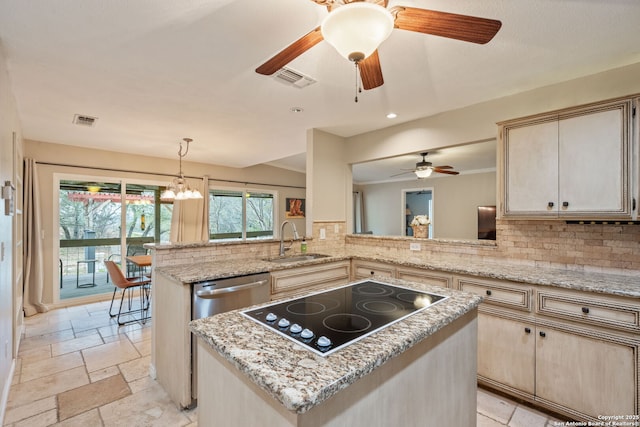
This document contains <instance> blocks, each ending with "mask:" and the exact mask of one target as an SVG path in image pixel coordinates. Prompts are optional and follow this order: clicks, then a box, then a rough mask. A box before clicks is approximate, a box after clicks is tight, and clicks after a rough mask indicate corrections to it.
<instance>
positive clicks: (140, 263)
mask: <svg viewBox="0 0 640 427" xmlns="http://www.w3.org/2000/svg"><path fill="white" fill-rule="evenodd" d="M125 259H126V260H127V262H130V263H132V264H133V265H135V266H136V269H137V271H138V277H142V275H143V274H144V270H145V268H147V267H151V261H152V260H151V255H130V256H128V257H126V258H125Z"/></svg>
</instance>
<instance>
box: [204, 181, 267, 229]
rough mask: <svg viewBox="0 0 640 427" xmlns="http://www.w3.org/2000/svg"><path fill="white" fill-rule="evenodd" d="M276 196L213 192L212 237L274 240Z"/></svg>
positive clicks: (245, 192) (222, 191)
mask: <svg viewBox="0 0 640 427" xmlns="http://www.w3.org/2000/svg"><path fill="white" fill-rule="evenodd" d="M275 198H276V197H275V193H272V192H266V191H264V190H263V191H260V192H252V191H249V190H245V191H238V190H210V191H209V238H210V239H211V240H222V239H242V240H246V239H272V238H273V218H274V217H275V207H276V203H274V200H275Z"/></svg>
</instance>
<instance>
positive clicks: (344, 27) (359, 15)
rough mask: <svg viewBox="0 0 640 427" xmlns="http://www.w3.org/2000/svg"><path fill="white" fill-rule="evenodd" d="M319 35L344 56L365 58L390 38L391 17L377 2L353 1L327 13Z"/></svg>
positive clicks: (347, 57)
mask: <svg viewBox="0 0 640 427" xmlns="http://www.w3.org/2000/svg"><path fill="white" fill-rule="evenodd" d="M320 28H321V32H322V37H323V38H324V39H325V40H326V41H328V42H329V44H331V46H333V47H334V48H335V49H336V50H337V51H338V53H339V54H340V55H342V56H343V57H345V58H346V59H349V60H352V59H351V58H349V57H350V56H352V57H354V58H355V57H361V56H363V59H364V58H367V57H368V56H369V55H371V54H372V53H373V52H375V50H376V49H378V47H379V46H380V44H381V43H382V42H383V41H385V40H386V39H387V37H389V35H390V34H391V31H392V30H393V16H391V13H389V11H388V10H387V9H386V8H384V7H382V6H380V5H377V4H373V3H366V2H355V3H349V4H345V5H344V6H340V7H338V8H336V9H335V10H333V11H331V12H330V13H329V15H327V16H326V18H325V19H324V21H322V25H321V27H320Z"/></svg>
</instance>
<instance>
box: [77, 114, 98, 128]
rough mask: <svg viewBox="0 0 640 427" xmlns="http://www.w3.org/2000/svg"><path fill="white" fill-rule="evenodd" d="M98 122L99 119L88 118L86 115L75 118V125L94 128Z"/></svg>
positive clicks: (78, 115)
mask: <svg viewBox="0 0 640 427" xmlns="http://www.w3.org/2000/svg"><path fill="white" fill-rule="evenodd" d="M96 120H98V118H97V117H91V116H86V115H84V114H76V115H74V116H73V123H74V124H76V125H80V126H89V127H92V126H93V125H94V124H95V123H96Z"/></svg>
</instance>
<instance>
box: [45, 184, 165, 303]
mask: <svg viewBox="0 0 640 427" xmlns="http://www.w3.org/2000/svg"><path fill="white" fill-rule="evenodd" d="M96 179H97V180H93V181H90V180H89V179H87V178H86V177H82V178H79V177H78V178H76V177H73V178H71V179H60V180H59V183H58V209H57V210H58V224H59V234H58V253H57V260H56V261H57V267H58V280H57V282H58V296H59V300H64V299H69V298H79V297H85V296H89V295H96V294H104V293H110V292H113V284H112V283H110V280H109V277H108V275H107V272H106V269H105V266H104V261H106V260H112V261H115V262H116V263H118V264H119V265H120V266H121V268H123V270H125V273H129V271H128V270H129V268H130V266H129V265H127V262H126V257H127V256H130V255H139V254H142V253H146V249H144V247H143V246H144V244H145V243H153V242H156V243H162V242H167V241H168V240H169V233H170V227H171V212H172V208H173V205H172V204H171V203H165V202H162V201H161V200H160V193H161V191H162V190H163V188H162V187H160V186H158V185H150V184H140V183H133V182H125V181H124V180H118V179H105V178H104V177H100V178H98V177H96ZM123 206H124V209H123Z"/></svg>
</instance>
